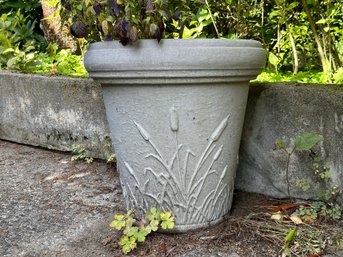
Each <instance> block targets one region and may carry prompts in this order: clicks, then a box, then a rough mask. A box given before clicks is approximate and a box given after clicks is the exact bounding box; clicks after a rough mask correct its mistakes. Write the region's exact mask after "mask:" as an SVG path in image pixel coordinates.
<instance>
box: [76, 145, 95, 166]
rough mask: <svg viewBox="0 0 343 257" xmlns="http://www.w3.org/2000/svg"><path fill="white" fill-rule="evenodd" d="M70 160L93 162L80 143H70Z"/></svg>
mask: <svg viewBox="0 0 343 257" xmlns="http://www.w3.org/2000/svg"><path fill="white" fill-rule="evenodd" d="M72 154H73V156H72V157H71V160H72V161H77V160H84V161H85V162H86V163H88V164H90V163H92V162H93V158H92V157H91V156H90V155H89V154H88V152H87V151H86V150H85V148H83V147H82V146H81V145H77V144H74V145H72Z"/></svg>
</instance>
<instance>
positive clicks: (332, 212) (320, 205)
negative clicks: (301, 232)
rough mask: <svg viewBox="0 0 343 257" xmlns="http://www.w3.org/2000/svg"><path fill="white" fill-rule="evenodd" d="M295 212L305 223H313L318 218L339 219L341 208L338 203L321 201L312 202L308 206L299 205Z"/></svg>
mask: <svg viewBox="0 0 343 257" xmlns="http://www.w3.org/2000/svg"><path fill="white" fill-rule="evenodd" d="M295 213H296V215H298V216H299V217H300V218H301V219H302V220H303V221H304V222H306V223H313V222H314V221H315V220H317V219H319V218H322V219H327V218H329V219H333V220H339V219H340V218H341V217H342V210H341V208H340V206H339V205H338V204H336V203H324V202H322V201H316V202H313V203H311V204H310V206H304V205H301V206H300V207H299V208H298V209H297V210H296V212H295Z"/></svg>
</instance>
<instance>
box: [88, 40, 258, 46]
mask: <svg viewBox="0 0 343 257" xmlns="http://www.w3.org/2000/svg"><path fill="white" fill-rule="evenodd" d="M209 43H210V44H209ZM156 46H160V47H164V46H167V47H178V46H182V47H187V46H189V47H256V48H261V47H262V44H261V43H260V42H259V41H257V40H253V39H218V38H195V39H192V38H185V39H162V40H161V41H160V42H158V41H157V40H156V39H140V40H138V41H137V42H136V43H134V44H129V45H126V46H123V45H122V44H121V43H120V42H119V41H118V40H113V41H101V42H95V43H91V44H90V48H89V49H92V48H99V47H101V48H108V49H112V48H113V47H119V48H123V49H125V48H126V49H130V48H140V47H144V48H149V47H154V48H155V47H156Z"/></svg>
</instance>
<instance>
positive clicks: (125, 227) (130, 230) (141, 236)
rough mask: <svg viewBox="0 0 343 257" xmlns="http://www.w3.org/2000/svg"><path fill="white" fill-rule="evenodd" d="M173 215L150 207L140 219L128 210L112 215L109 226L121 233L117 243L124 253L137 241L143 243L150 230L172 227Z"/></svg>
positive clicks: (134, 246) (129, 250)
mask: <svg viewBox="0 0 343 257" xmlns="http://www.w3.org/2000/svg"><path fill="white" fill-rule="evenodd" d="M174 222H175V217H173V216H172V214H171V213H170V212H169V211H165V212H163V211H161V210H159V209H156V208H151V209H150V211H148V212H147V213H146V216H145V218H143V219H142V220H140V221H137V220H136V219H135V215H134V212H133V211H132V210H129V211H128V212H127V213H126V214H116V215H114V220H113V221H112V222H111V224H110V227H112V228H115V229H116V230H118V231H120V232H121V233H122V236H121V238H120V239H119V242H118V244H119V245H120V246H121V248H122V252H123V253H124V254H128V253H129V252H131V251H132V250H133V249H135V248H136V247H137V242H139V243H143V242H144V241H145V238H146V237H147V236H148V235H149V234H150V233H152V232H155V231H157V230H158V229H159V228H162V229H173V228H174Z"/></svg>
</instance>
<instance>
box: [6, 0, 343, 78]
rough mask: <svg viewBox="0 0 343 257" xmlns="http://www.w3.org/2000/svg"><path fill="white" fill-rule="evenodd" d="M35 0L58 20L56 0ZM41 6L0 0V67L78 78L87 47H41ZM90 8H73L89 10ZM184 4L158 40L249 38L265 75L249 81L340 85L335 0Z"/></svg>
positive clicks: (340, 34) (342, 44)
mask: <svg viewBox="0 0 343 257" xmlns="http://www.w3.org/2000/svg"><path fill="white" fill-rule="evenodd" d="M116 1H117V2H118V0H116ZM42 2H43V4H49V5H50V6H52V7H53V8H54V10H55V14H57V15H58V14H59V10H60V3H59V1H58V0H42ZM42 2H41V1H35V0H25V1H16V0H15V1H14V0H0V15H1V16H0V69H16V70H21V71H27V72H50V73H58V74H70V75H86V74H87V73H86V71H85V70H84V68H83V65H82V53H83V52H84V49H85V46H86V43H87V42H86V41H80V40H78V41H76V43H77V44H78V50H76V52H77V53H79V54H73V53H72V50H71V49H61V46H59V45H58V44H57V43H54V42H50V43H48V42H47V40H46V38H48V36H47V35H45V37H44V33H43V30H42V19H45V20H47V19H54V18H53V17H50V18H48V17H43V14H42V13H43V12H42ZM63 2H65V1H63ZM95 2H96V0H88V1H73V4H75V5H77V4H78V3H79V4H85V3H86V4H88V5H90V6H92V4H93V5H94V4H95ZM147 2H150V3H151V2H152V1H147ZM154 2H156V3H157V2H161V1H159V0H155V1H154ZM181 2H182V3H183V2H184V1H181ZM189 5H190V6H191V7H192V8H191V10H192V12H190V13H188V15H186V16H184V17H182V15H181V16H180V14H179V13H177V12H175V13H174V14H171V15H170V16H171V17H170V19H169V20H168V21H166V20H165V33H164V37H165V38H201V37H206V38H213V37H220V38H230V39H233V38H247V39H256V40H259V41H260V42H262V44H263V47H264V48H265V50H266V52H267V56H268V63H267V65H266V67H265V71H264V72H263V73H262V74H261V75H260V76H259V78H258V79H257V81H284V80H295V81H301V82H315V83H339V84H343V68H342V67H343V28H342V24H343V15H342V13H343V2H341V1H335V0H321V1H319V0H297V1H290V0H262V1H257V0H245V1H242V0H225V1H219V2H217V1H209V0H191V1H189ZM175 10H177V8H176V9H175ZM56 17H57V16H56ZM56 17H55V18H56ZM105 27H106V26H105ZM73 51H75V49H73Z"/></svg>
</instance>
